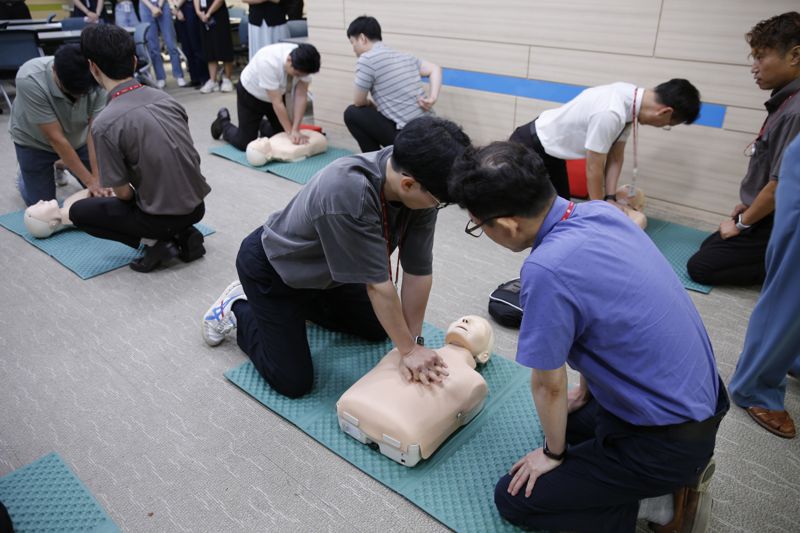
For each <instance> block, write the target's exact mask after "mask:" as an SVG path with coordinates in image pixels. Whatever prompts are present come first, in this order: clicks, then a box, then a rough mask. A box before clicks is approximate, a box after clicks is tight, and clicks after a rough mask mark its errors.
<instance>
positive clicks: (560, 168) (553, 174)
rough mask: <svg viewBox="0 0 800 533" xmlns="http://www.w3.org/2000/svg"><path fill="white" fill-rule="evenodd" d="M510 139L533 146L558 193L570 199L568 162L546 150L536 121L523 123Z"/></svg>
mask: <svg viewBox="0 0 800 533" xmlns="http://www.w3.org/2000/svg"><path fill="white" fill-rule="evenodd" d="M508 140H509V141H511V142H515V143H519V144H522V145H525V146H527V147H529V148H533V149H534V151H536V153H537V154H539V156H540V157H541V158H542V161H543V162H544V168H546V169H547V173H548V174H549V175H550V183H552V184H553V187H555V189H556V194H558V195H559V196H560V197H562V198H565V199H567V200H569V198H570V194H569V177H568V176H567V162H566V161H564V160H563V159H559V158H557V157H553V156H551V155H549V154H548V153H547V152H545V151H544V147H543V146H542V143H541V141H540V140H539V136H538V135H536V121H535V120H534V121H533V122H528V123H527V124H523V125H522V126H520V127H519V128H517V129H516V130H514V133H512V134H511V137H509V138H508Z"/></svg>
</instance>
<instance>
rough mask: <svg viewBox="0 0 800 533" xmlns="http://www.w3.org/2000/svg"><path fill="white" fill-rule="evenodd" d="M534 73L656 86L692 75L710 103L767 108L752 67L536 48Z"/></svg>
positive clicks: (588, 81) (531, 68)
mask: <svg viewBox="0 0 800 533" xmlns="http://www.w3.org/2000/svg"><path fill="white" fill-rule="evenodd" d="M528 72H529V73H528V77H529V78H533V79H542V80H550V81H558V82H561V83H573V84H575V85H586V86H594V85H603V84H606V83H613V82H615V81H628V82H630V83H636V84H637V85H639V86H642V87H653V86H655V85H657V84H659V83H661V82H664V81H667V80H668V79H670V78H686V79H688V80H689V81H691V82H692V83H693V84H694V85H695V86H696V87H697V88H698V89H699V90H700V94H701V95H702V98H703V101H704V102H713V103H717V104H724V105H735V106H739V107H753V108H759V107H762V102H763V101H764V100H765V99H766V98H767V97H768V95H767V93H765V92H764V91H762V90H760V89H759V88H758V87H757V86H756V84H755V83H753V78H752V75H751V74H750V71H749V68H748V67H744V66H738V65H722V64H719V63H698V62H695V61H678V60H672V59H660V58H654V57H634V56H624V57H621V56H619V55H615V54H606V53H596V52H580V51H574V50H559V49H552V48H540V47H531V53H530V66H529V68H528Z"/></svg>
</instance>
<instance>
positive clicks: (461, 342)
mask: <svg viewBox="0 0 800 533" xmlns="http://www.w3.org/2000/svg"><path fill="white" fill-rule="evenodd" d="M444 340H445V342H446V343H447V344H455V345H456V346H461V347H462V348H466V349H467V350H469V351H470V353H471V354H472V356H473V357H474V358H475V362H476V363H479V364H486V362H487V361H489V355H490V354H491V353H492V348H493V347H494V330H493V329H492V325H491V324H489V321H488V320H486V319H485V318H482V317H479V316H476V315H467V316H462V317H461V318H459V319H458V320H456V321H455V322H453V323H452V324H450V327H449V328H447V335H446V336H445V338H444Z"/></svg>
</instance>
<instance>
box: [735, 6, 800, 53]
mask: <svg viewBox="0 0 800 533" xmlns="http://www.w3.org/2000/svg"><path fill="white" fill-rule="evenodd" d="M745 40H746V41H747V44H749V45H750V48H753V49H754V50H761V49H764V48H771V49H773V50H777V51H778V52H780V53H781V54H785V53H786V52H788V51H789V50H791V49H792V48H794V47H795V46H798V45H800V13H798V12H797V11H789V12H787V13H783V14H782V15H775V16H774V17H772V18H768V19H766V20H762V21H761V22H759V23H758V24H756V25H755V26H753V28H752V29H751V30H750V31H749V32H747V34H746V35H745Z"/></svg>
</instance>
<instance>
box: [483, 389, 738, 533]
mask: <svg viewBox="0 0 800 533" xmlns="http://www.w3.org/2000/svg"><path fill="white" fill-rule="evenodd" d="M719 387H720V389H719V391H720V392H719V398H718V400H717V409H716V414H715V415H714V417H712V418H713V419H712V420H709V422H710V424H709V423H692V424H696V425H694V428H698V427H700V428H702V429H703V431H702V432H701V433H700V435H691V437H689V436H685V435H683V434H681V432H680V431H678V428H679V427H680V426H667V427H666V428H664V429H663V430H662V429H661V428H658V430H655V428H652V427H649V428H642V427H637V426H633V425H631V424H628V423H627V422H624V421H623V420H621V419H619V418H617V417H616V416H614V415H612V414H611V413H609V412H608V411H606V410H605V409H603V408H602V407H600V405H599V404H598V403H597V402H596V401H595V400H591V401H590V402H589V403H588V404H587V405H585V406H584V407H582V408H581V409H579V410H578V411H575V412H574V413H572V414H571V415H569V418H568V419H567V442H568V443H569V449H568V452H567V458H566V459H565V460H564V462H563V463H562V464H561V465H560V466H558V467H557V468H555V469H554V470H551V471H550V472H548V473H547V474H545V475H543V476H541V477H540V478H539V479H537V480H536V484H535V486H534V487H533V492H532V493H531V496H530V498H526V497H525V491H524V489H523V490H521V491H520V492H518V493H517V495H516V496H511V495H510V494H509V493H508V485H509V483H510V482H511V479H512V476H510V475H508V474H506V475H505V476H503V477H502V478H500V481H499V482H498V483H497V486H496V487H495V493H494V501H495V504H496V505H497V509H498V511H499V512H500V515H501V516H503V518H505V519H506V520H508V521H509V522H512V523H513V524H515V525H517V526H520V527H525V528H530V529H546V530H547V529H553V530H569V531H585V532H592V533H594V532H598V533H599V532H608V533H621V532H633V531H635V530H636V515H637V514H638V512H639V501H640V500H642V499H645V498H652V497H655V496H662V495H664V494H669V493H671V492H673V491H674V490H676V489H678V488H680V487H683V486H687V485H692V484H693V483H695V482H697V479H698V476H699V475H700V473H701V472H702V471H703V469H704V468H705V467H706V465H707V464H708V462H709V460H710V459H711V456H712V455H713V454H714V445H715V441H716V434H717V429H718V427H719V421H720V420H722V417H723V416H724V415H725V413H726V412H727V411H728V408H729V407H730V403H729V400H728V394H727V392H726V390H725V385H724V384H723V383H722V380H720V382H719ZM682 426H684V428H683V429H686V427H685V426H687V425H686V424H684V425H682ZM694 428H692V429H694ZM650 430H655V431H650ZM522 452H523V450H520V455H521V454H522ZM510 466H511V465H509V467H510Z"/></svg>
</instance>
